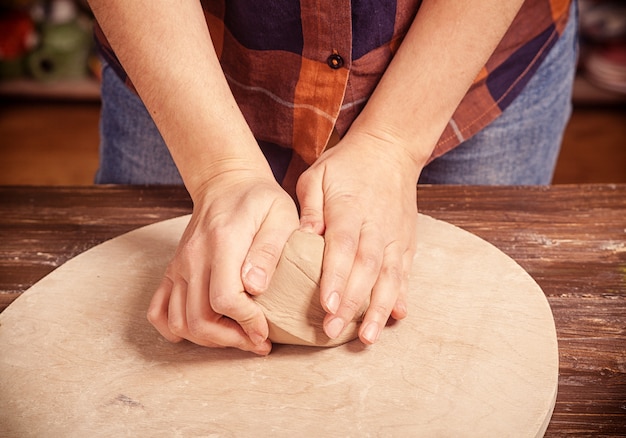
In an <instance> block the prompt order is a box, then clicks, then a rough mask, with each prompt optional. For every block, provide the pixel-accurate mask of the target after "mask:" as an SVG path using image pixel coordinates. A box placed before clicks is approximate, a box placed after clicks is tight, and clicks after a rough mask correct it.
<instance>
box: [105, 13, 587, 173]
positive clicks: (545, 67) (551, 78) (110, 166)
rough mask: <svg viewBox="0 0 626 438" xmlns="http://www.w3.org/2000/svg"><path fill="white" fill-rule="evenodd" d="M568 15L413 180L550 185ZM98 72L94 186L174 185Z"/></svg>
mask: <svg viewBox="0 0 626 438" xmlns="http://www.w3.org/2000/svg"><path fill="white" fill-rule="evenodd" d="M576 14H577V10H576V2H572V9H571V12H570V21H569V23H568V25H567V29H566V31H565V33H564V34H563V35H562V36H561V38H560V39H559V41H558V42H557V43H556V45H555V46H554V47H553V48H552V50H551V51H550V53H549V54H548V56H547V57H546V59H545V60H544V61H543V63H542V65H541V66H540V67H539V69H538V70H537V72H536V73H535V75H534V76H533V78H532V79H531V80H530V81H529V83H528V84H527V86H526V88H525V89H524V91H523V92H522V93H521V94H520V95H519V96H518V97H517V98H516V99H515V100H514V102H513V103H512V104H511V105H510V106H509V107H508V108H507V109H506V110H505V111H504V112H503V114H502V115H501V116H500V117H499V118H497V119H496V120H495V121H494V122H492V123H491V124H490V125H489V126H488V127H487V128H485V129H483V130H482V131H481V132H479V133H478V134H477V135H475V136H474V137H472V138H470V139H468V140H466V141H465V142H463V143H462V144H461V145H459V146H458V147H456V148H455V149H453V150H452V151H450V152H448V153H447V154H445V155H443V156H441V157H439V158H437V159H436V160H434V161H433V162H432V163H430V164H429V165H428V166H426V168H425V169H424V170H423V172H422V175H421V177H420V181H419V182H420V183H427V184H521V185H534V184H549V183H550V181H551V179H552V175H553V173H554V167H555V164H556V159H557V156H558V153H559V149H560V145H561V140H562V136H563V131H564V129H565V126H566V124H567V121H568V120H569V116H570V114H571V94H572V84H573V79H574V72H575V64H576V56H577V23H578V20H577V17H576ZM102 74H103V78H102V113H101V121H100V133H101V138H100V168H99V170H98V173H97V174H96V183H98V184H182V179H181V177H180V174H179V173H178V170H177V169H176V166H175V165H174V162H173V160H172V157H171V155H170V153H169V151H168V149H167V147H166V145H165V143H164V141H163V139H162V138H161V135H160V134H159V131H158V129H157V128H156V126H155V124H154V122H153V121H152V119H151V117H150V114H149V113H148V111H147V110H146V108H145V107H144V105H143V103H142V102H141V100H140V99H139V97H138V96H137V95H135V94H134V93H133V92H132V91H130V90H129V89H128V87H126V85H124V83H123V82H122V81H121V80H120V79H119V77H118V76H117V75H116V73H115V72H114V71H113V69H112V68H111V67H110V66H108V65H106V64H104V65H103V73H102ZM264 152H266V151H265V150H264ZM266 156H270V155H268V154H266ZM283 161H284V160H283ZM273 164H274V165H273ZM270 165H273V166H272V167H273V168H278V167H281V164H280V163H271V162H270ZM282 165H283V166H284V163H283V164H282ZM278 173H280V172H278ZM275 175H277V173H276V169H275Z"/></svg>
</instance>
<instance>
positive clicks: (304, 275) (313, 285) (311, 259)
mask: <svg viewBox="0 0 626 438" xmlns="http://www.w3.org/2000/svg"><path fill="white" fill-rule="evenodd" d="M323 255H324V238H323V237H321V236H319V235H317V234H313V233H304V232H302V231H295V232H294V233H293V234H292V235H291V237H290V238H289V240H288V241H287V244H286V245H285V248H284V250H283V253H282V255H281V258H280V260H279V262H278V265H277V267H276V272H275V273H274V275H273V277H272V281H271V282H270V285H269V287H268V290H267V291H266V292H265V293H264V294H262V295H259V296H258V297H256V301H257V302H258V303H259V305H260V306H261V307H262V308H263V311H264V312H265V317H266V318H267V322H268V324H269V329H270V334H269V338H270V340H271V341H272V342H274V343H278V344H293V345H312V346H318V347H333V346H337V345H341V344H345V343H346V342H349V341H352V340H353V339H356V338H357V336H358V328H359V323H360V322H361V320H362V315H363V313H362V312H359V313H358V314H357V315H356V316H355V319H354V320H353V321H351V322H350V323H349V324H346V328H345V329H344V331H343V332H342V333H341V335H339V337H338V338H336V339H331V338H329V337H328V336H326V333H324V330H323V328H322V323H323V321H324V316H325V315H326V311H325V310H324V309H323V308H322V305H321V303H320V289H319V283H320V277H321V274H322V258H323ZM364 308H367V303H366V305H365V306H364Z"/></svg>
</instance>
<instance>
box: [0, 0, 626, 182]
mask: <svg viewBox="0 0 626 438" xmlns="http://www.w3.org/2000/svg"><path fill="white" fill-rule="evenodd" d="M579 5H580V11H581V15H580V26H581V32H580V35H581V36H580V43H581V52H580V61H579V69H578V72H577V77H576V84H575V87H574V112H573V114H572V118H571V120H570V123H569V125H568V128H567V131H566V133H565V138H564V141H563V145H562V149H561V154H560V157H559V161H558V164H557V170H556V175H555V178H554V183H555V184H568V183H626V2H625V1H623V0H579ZM91 25H92V16H91V14H90V11H89V8H88V6H87V4H86V1H84V0H83V1H80V0H46V1H44V0H0V184H2V185H22V184H25V185H89V184H92V181H93V177H94V174H95V171H96V169H97V166H98V142H99V138H98V137H99V134H98V118H99V113H100V103H99V79H98V75H99V64H98V59H97V57H96V55H95V52H94V47H93V39H92V36H91Z"/></svg>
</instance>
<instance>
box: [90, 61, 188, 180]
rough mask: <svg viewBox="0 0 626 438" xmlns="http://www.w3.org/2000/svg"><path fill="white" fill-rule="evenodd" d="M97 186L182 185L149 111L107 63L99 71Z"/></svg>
mask: <svg viewBox="0 0 626 438" xmlns="http://www.w3.org/2000/svg"><path fill="white" fill-rule="evenodd" d="M95 182H96V184H173V185H179V184H182V183H183V180H182V178H181V177H180V174H179V173H178V169H177V168H176V166H175V165H174V160H173V159H172V156H171V155H170V152H169V150H168V149H167V146H166V145H165V142H164V141H163V138H162V137H161V134H160V133H159V131H158V129H157V127H156V125H155V124H154V122H153V121H152V118H151V117H150V114H149V113H148V110H147V109H146V107H145V106H144V104H143V102H142V101H141V99H139V97H138V96H137V95H136V94H135V93H133V92H132V91H131V90H130V89H129V88H128V87H127V86H126V85H125V84H124V83H123V82H122V80H121V79H120V78H119V77H118V76H117V74H116V73H115V72H114V71H113V68H112V67H111V66H110V65H108V64H103V68H102V110H101V115H100V167H99V169H98V172H97V173H96V178H95Z"/></svg>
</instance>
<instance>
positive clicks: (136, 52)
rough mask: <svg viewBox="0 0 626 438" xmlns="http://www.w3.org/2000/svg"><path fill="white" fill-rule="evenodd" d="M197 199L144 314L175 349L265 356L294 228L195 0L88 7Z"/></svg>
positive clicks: (117, 0)
mask: <svg viewBox="0 0 626 438" xmlns="http://www.w3.org/2000/svg"><path fill="white" fill-rule="evenodd" d="M90 4H91V7H92V9H93V11H94V14H95V16H96V17H97V19H98V22H99V23H100V26H101V27H102V29H103V31H104V33H105V35H106V36H107V38H108V40H109V42H110V44H111V46H112V47H113V49H114V50H115V53H116V54H117V56H118V57H119V59H120V61H121V63H122V65H123V66H124V68H125V69H126V71H127V73H128V75H129V76H130V78H131V79H132V81H133V83H134V85H135V87H136V89H137V91H138V93H139V95H140V97H141V99H142V100H143V102H144V104H145V105H146V107H147V108H148V110H149V112H150V114H151V116H152V118H153V120H154V121H155V123H156V125H157V127H158V128H159V131H160V132H161V135H162V136H163V138H164V140H165V142H166V144H167V146H168V148H169V150H170V152H171V154H172V156H173V158H174V162H175V163H176V165H177V167H178V169H179V171H180V173H181V175H182V177H183V181H184V182H185V185H186V187H187V190H189V193H190V194H191V197H192V199H193V201H194V211H193V214H192V217H191V220H190V223H189V226H188V227H187V229H186V230H185V233H184V234H183V236H182V238H181V242H180V243H179V246H178V248H177V251H176V254H175V255H174V258H173V259H172V261H171V262H170V264H169V265H168V268H167V270H166V273H165V276H164V278H163V281H162V282H161V285H160V286H159V288H158V289H157V290H156V292H155V294H154V296H153V299H152V301H151V303H150V307H149V309H148V319H149V320H150V322H152V324H153V325H154V326H155V327H156V328H157V329H158V330H159V332H160V333H161V334H162V335H163V336H164V337H166V338H167V339H169V340H170V341H173V342H176V341H179V340H181V339H188V340H190V341H192V342H195V343H197V344H200V345H205V346H209V347H222V346H234V347H238V348H241V349H245V350H250V351H254V352H256V353H259V354H267V353H268V352H269V351H270V349H271V344H270V342H269V341H268V340H267V336H268V326H267V322H266V320H265V316H264V315H263V312H262V310H261V309H260V307H259V306H258V305H257V304H256V303H254V301H253V300H252V299H251V298H250V296H249V295H248V293H250V294H258V293H262V292H263V291H264V290H265V288H266V287H267V284H268V283H269V279H270V278H271V275H272V274H273V271H274V269H275V267H276V263H277V261H278V258H279V256H280V254H281V251H282V248H283V246H284V244H285V242H286V241H287V238H288V237H289V235H290V234H291V232H292V231H293V230H294V229H296V228H297V226H298V214H297V210H296V207H295V204H294V202H293V200H292V199H291V198H290V197H289V195H288V194H287V193H285V192H284V191H283V190H282V189H281V188H280V186H279V185H278V184H277V183H276V181H275V180H274V177H273V175H272V172H271V170H270V167H269V165H268V163H267V162H266V160H265V158H264V156H263V154H262V152H261V151H260V149H259V148H258V145H257V143H256V141H255V139H254V136H253V134H252V132H251V130H250V128H249V127H248V125H247V124H246V122H245V119H244V117H243V115H242V114H241V111H240V110H239V108H238V106H237V104H236V102H235V99H234V98H233V96H232V94H231V92H230V89H229V87H228V84H227V82H226V79H225V77H224V74H223V73H222V70H221V67H220V64H219V62H218V59H217V56H216V53H215V50H214V48H213V44H212V41H211V38H210V35H209V31H208V29H207V25H206V22H205V18H204V14H203V11H202V8H201V5H200V2H197V1H172V0H169V1H163V0H132V1H128V0H90Z"/></svg>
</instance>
